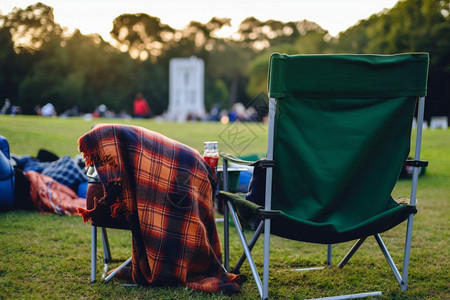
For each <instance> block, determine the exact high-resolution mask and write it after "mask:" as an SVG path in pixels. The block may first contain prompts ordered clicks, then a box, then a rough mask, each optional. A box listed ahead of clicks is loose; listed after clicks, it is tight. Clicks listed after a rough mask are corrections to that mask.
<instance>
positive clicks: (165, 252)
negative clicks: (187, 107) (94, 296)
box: [79, 125, 243, 292]
mask: <svg viewBox="0 0 450 300" xmlns="http://www.w3.org/2000/svg"><path fill="white" fill-rule="evenodd" d="M79 150H80V152H82V153H83V155H84V157H85V159H86V163H87V165H92V164H93V165H95V167H96V169H97V173H98V175H99V179H100V181H101V182H102V183H103V185H104V186H105V191H106V192H105V196H104V197H103V198H102V199H96V207H94V209H93V210H90V211H87V210H81V211H80V213H81V214H82V216H83V219H84V221H85V222H86V221H88V220H89V219H92V220H95V218H101V214H104V213H105V212H107V213H111V215H112V216H113V217H118V218H127V220H129V221H130V223H131V224H132V228H133V229H132V232H133V254H132V265H131V269H130V270H129V272H125V273H128V274H129V275H130V276H131V278H130V279H131V280H132V281H134V282H136V283H138V284H142V285H173V284H182V285H186V286H188V287H191V288H193V289H197V290H201V291H208V292H218V291H226V292H236V291H239V285H238V284H239V283H241V282H242V280H243V278H242V277H241V276H239V275H234V274H230V273H227V272H225V271H224V269H223V267H222V254H221V247H220V241H219V237H218V234H217V229H216V225H215V216H214V205H213V201H212V193H213V190H212V180H213V178H212V177H211V174H212V172H211V169H210V168H209V166H208V165H207V164H206V162H205V161H204V159H203V158H202V156H201V155H200V154H199V153H198V151H196V150H194V149H192V148H190V147H188V146H186V145H183V144H181V143H179V142H177V141H174V140H172V139H169V138H167V137H165V136H163V135H161V134H158V133H156V132H153V131H149V130H146V129H144V128H141V127H134V126H126V125H98V126H96V127H95V128H94V129H92V130H91V131H90V132H88V133H87V134H85V135H83V136H82V137H81V138H80V139H79ZM122 275H124V274H122Z"/></svg>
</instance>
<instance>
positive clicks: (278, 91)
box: [269, 53, 428, 243]
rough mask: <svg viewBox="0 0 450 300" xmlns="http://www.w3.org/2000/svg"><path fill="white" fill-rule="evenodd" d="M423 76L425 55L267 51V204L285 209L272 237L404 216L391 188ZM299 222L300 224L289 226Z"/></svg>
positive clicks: (346, 235)
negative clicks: (272, 109)
mask: <svg viewBox="0 0 450 300" xmlns="http://www.w3.org/2000/svg"><path fill="white" fill-rule="evenodd" d="M427 72H428V54H426V53H411V54H398V55H293V56H288V55H281V54H274V55H272V57H271V60H270V69H269V96H270V97H271V98H276V100H277V101H276V113H275V127H274V128H275V132H274V149H273V151H274V152H273V153H274V158H273V159H274V160H275V162H276V167H275V168H274V170H273V184H272V188H273V189H272V209H274V210H281V211H282V212H283V214H284V218H282V220H280V221H274V222H275V224H276V223H277V222H278V223H279V224H278V225H279V226H276V225H275V226H274V233H275V234H278V235H281V236H285V237H288V238H293V239H297V240H305V241H310V242H319V243H331V242H333V243H334V242H342V241H346V240H351V239H355V238H359V237H362V236H367V235H371V234H375V233H379V232H383V231H385V230H388V229H390V228H392V227H393V226H395V225H397V224H398V223H400V222H402V221H404V220H405V219H406V217H407V216H408V214H410V213H411V211H413V210H414V209H415V208H414V207H409V206H407V205H399V204H397V203H396V202H395V201H394V200H393V199H392V197H391V192H392V190H393V188H394V186H395V184H396V181H397V179H398V176H399V174H400V171H401V168H402V165H403V163H404V160H405V159H406V158H407V156H408V154H409V151H410V138H411V136H410V134H411V127H412V122H413V116H414V111H415V107H416V100H417V97H418V96H425V94H426V86H427V74H428V73H427ZM298 223H300V224H303V227H300V228H301V230H289V229H291V228H293V227H292V226H294V224H298ZM277 227H278V229H277Z"/></svg>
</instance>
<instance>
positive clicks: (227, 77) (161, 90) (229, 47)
mask: <svg viewBox="0 0 450 300" xmlns="http://www.w3.org/2000/svg"><path fill="white" fill-rule="evenodd" d="M449 1H450V0H442V1H441V0H402V1H399V2H398V3H397V5H396V6H395V7H394V8H392V9H390V10H386V11H383V12H380V13H378V14H374V15H372V16H370V17H369V18H368V19H365V20H361V21H359V22H358V23H357V24H355V25H354V26H352V27H350V28H348V29H347V30H346V31H344V32H341V33H340V34H339V36H338V37H332V36H330V34H329V33H328V32H327V31H326V30H325V29H323V28H321V27H320V26H319V25H318V24H316V23H314V22H311V21H308V20H303V21H297V22H286V23H285V22H281V21H277V20H267V21H261V20H258V19H256V18H254V17H249V18H247V19H245V20H244V21H242V23H241V24H240V26H239V29H238V31H237V32H236V33H235V34H234V35H233V36H231V37H227V38H223V37H221V36H220V32H221V30H222V29H224V28H227V27H228V26H231V24H230V19H227V18H212V19H211V20H210V21H208V22H207V23H206V24H203V23H200V22H196V21H192V22H191V23H189V24H188V25H187V26H186V27H185V28H184V29H182V30H175V29H173V28H171V27H170V26H169V25H166V24H162V23H161V21H160V19H159V18H157V17H154V16H150V15H147V14H144V13H140V14H123V15H120V16H118V17H117V18H115V19H114V20H113V21H112V30H111V32H110V34H111V42H110V43H108V42H106V41H104V40H103V39H102V38H101V37H100V36H99V35H82V34H81V33H80V32H79V31H75V32H74V33H69V32H67V29H65V28H63V27H61V25H59V24H57V23H56V22H55V21H54V15H53V9H52V8H51V7H49V6H47V5H45V4H42V3H36V4H34V5H30V6H28V7H27V8H25V9H21V8H15V9H14V10H13V11H12V12H11V13H9V14H8V15H0V68H1V72H0V101H3V100H4V99H6V98H9V99H10V100H11V102H12V103H13V104H15V105H19V106H21V108H22V110H23V112H24V113H27V114H32V113H34V111H35V107H36V106H42V105H44V104H45V103H47V102H51V103H53V104H54V105H55V107H56V110H57V111H58V113H62V112H64V111H65V110H68V109H71V108H73V107H74V106H76V107H77V108H78V110H79V111H80V112H92V111H93V110H94V109H95V108H96V107H98V106H99V105H100V104H105V105H106V106H107V107H108V108H109V109H111V110H113V111H115V112H116V113H119V112H127V113H131V111H132V100H133V98H134V95H135V94H136V93H137V92H143V93H144V95H145V97H146V98H147V100H148V101H149V103H150V105H151V107H152V109H153V111H154V112H155V113H156V114H161V113H163V112H164V110H165V109H166V108H167V106H168V98H169V95H168V90H169V89H168V80H169V79H168V78H169V74H168V69H169V68H168V66H169V61H170V59H171V58H174V57H189V56H193V55H195V56H197V57H199V58H202V59H203V60H204V61H205V66H206V70H205V102H206V107H207V109H209V108H211V107H212V106H213V105H220V106H221V107H222V108H229V107H230V106H231V105H232V104H234V103H235V102H242V103H244V104H245V105H248V104H250V103H252V100H253V99H255V98H256V97H259V96H260V95H261V93H265V92H266V89H267V87H266V86H267V84H266V82H267V71H268V70H267V68H268V60H269V57H270V53H273V52H282V53H288V54H295V53H301V54H313V53H316V54H319V53H379V54H390V53H400V52H412V51H424V52H429V53H430V57H431V65H430V74H429V97H428V104H427V111H426V117H427V118H429V117H431V116H432V115H448V116H450V104H449V102H450V4H449Z"/></svg>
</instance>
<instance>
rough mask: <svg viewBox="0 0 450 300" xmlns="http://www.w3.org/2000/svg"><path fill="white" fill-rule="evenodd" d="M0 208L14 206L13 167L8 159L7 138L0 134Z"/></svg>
mask: <svg viewBox="0 0 450 300" xmlns="http://www.w3.org/2000/svg"><path fill="white" fill-rule="evenodd" d="M0 191H1V192H0V210H9V209H13V208H14V168H13V166H12V165H11V162H10V160H9V144H8V140H7V139H6V138H5V137H4V136H1V135H0Z"/></svg>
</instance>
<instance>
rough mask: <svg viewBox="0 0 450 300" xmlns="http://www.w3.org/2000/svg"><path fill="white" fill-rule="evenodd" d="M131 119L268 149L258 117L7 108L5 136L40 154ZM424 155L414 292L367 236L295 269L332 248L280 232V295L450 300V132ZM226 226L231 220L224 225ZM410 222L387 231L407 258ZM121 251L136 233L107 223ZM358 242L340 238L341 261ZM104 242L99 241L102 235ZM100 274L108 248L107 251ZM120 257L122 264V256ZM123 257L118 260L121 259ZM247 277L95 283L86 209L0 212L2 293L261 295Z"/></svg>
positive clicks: (434, 133) (396, 254) (234, 252)
mask: <svg viewBox="0 0 450 300" xmlns="http://www.w3.org/2000/svg"><path fill="white" fill-rule="evenodd" d="M99 122H105V123H123V124H133V125H139V126H143V127H145V128H148V129H151V130H155V131H158V132H160V133H162V134H165V135H167V136H169V137H171V138H174V139H176V140H178V141H181V142H183V143H185V144H187V145H189V146H191V147H193V148H196V149H198V150H199V151H202V148H203V142H204V141H207V140H216V141H218V142H219V148H220V151H224V152H231V153H234V154H238V155H244V154H250V153H257V154H261V153H264V152H265V145H266V140H267V139H266V135H267V127H266V126H263V125H260V124H242V123H235V124H231V125H222V124H218V123H197V122H194V123H171V122H156V121H155V120H120V119H101V120H100V119H97V120H92V121H85V120H83V119H81V118H69V119H61V118H42V117H31V116H16V117H10V116H0V134H1V135H3V136H6V137H7V138H8V140H9V142H10V147H11V152H12V153H15V154H20V155H23V154H29V155H36V154H37V151H38V150H39V149H41V148H44V149H47V150H49V151H52V152H54V153H56V154H57V155H59V156H62V155H65V154H68V155H70V156H72V157H73V156H75V155H77V154H78V150H77V140H78V138H79V137H80V136H81V135H82V134H84V133H85V132H87V131H89V129H90V128H91V126H92V125H93V124H95V123H99ZM422 150H423V151H422V158H423V159H425V160H428V161H429V162H430V165H429V167H428V169H427V173H426V175H424V176H423V177H421V179H420V181H419V191H418V210H419V213H418V214H417V216H416V218H415V221H414V235H413V242H412V258H411V263H410V276H409V282H408V290H407V291H406V292H401V291H400V289H399V287H398V285H397V283H396V280H395V279H394V276H393V275H392V272H391V270H390V268H389V267H388V265H387V263H386V261H385V260H384V257H383V255H382V253H381V252H380V251H379V249H378V246H377V245H376V242H375V240H374V239H373V238H371V239H368V241H366V243H364V245H363V246H362V248H361V249H360V250H359V251H358V252H357V254H356V255H355V256H354V257H353V258H352V260H351V261H350V262H349V264H348V265H347V266H346V267H345V268H343V269H338V268H337V267H331V268H326V269H325V270H320V271H310V272H292V271H291V269H294V268H300V267H308V266H316V265H324V262H325V260H326V246H323V245H315V244H307V243H298V242H297V243H296V242H291V241H288V240H285V239H282V238H277V237H273V238H272V239H271V243H272V253H271V263H272V269H271V274H270V291H269V293H270V294H269V295H270V297H271V298H272V299H304V298H313V297H327V296H332V295H341V294H348V293H355V292H367V291H383V299H450V283H449V282H450V276H449V274H450V268H449V252H450V250H449V231H448V229H449V219H450V218H449V214H450V209H449V200H450V131H449V130H447V131H443V130H425V131H424V138H423V146H422ZM410 183H411V182H410V180H407V179H402V180H400V181H399V183H398V185H397V187H396V189H395V190H394V193H393V194H394V196H395V197H400V196H405V195H408V193H409V188H410ZM218 229H219V234H220V235H221V236H222V235H223V226H222V224H218ZM404 232H405V226H404V225H400V226H398V227H397V228H395V229H394V230H391V231H389V232H388V233H385V234H383V235H382V237H383V239H384V241H385V243H386V245H387V247H388V249H390V251H391V255H392V257H393V259H394V261H396V262H398V263H399V264H400V262H401V260H402V252H401V248H402V247H403V243H404ZM109 239H110V242H111V247H112V252H113V258H114V259H117V260H120V259H123V260H125V259H127V258H128V257H129V256H130V255H131V234H130V233H129V232H127V231H121V230H109ZM351 244H352V243H343V244H339V245H335V246H334V259H333V264H334V265H336V264H337V263H338V262H339V259H340V258H341V257H342V256H343V255H345V253H346V252H347V251H348V249H349V247H350V245H351ZM99 249H101V243H100V242H99ZM239 249H240V247H239V242H238V238H237V235H236V234H235V232H234V231H233V230H232V236H231V261H232V262H235V261H236V260H237V258H238V256H239V254H240V253H238V250H239ZM253 252H254V255H255V258H256V263H257V266H258V267H259V268H260V267H261V266H262V243H261V241H260V242H259V243H258V244H257V245H256V246H255V249H254V251H253ZM98 256H99V265H98V268H99V275H100V272H101V267H102V266H101V250H99V254H98ZM118 263H119V262H118ZM118 263H117V264H118ZM241 271H242V273H243V274H245V275H247V276H248V277H249V280H248V281H247V282H246V283H244V284H243V286H242V292H241V293H240V294H237V295H232V296H226V295H222V294H206V293H200V292H197V291H193V290H190V289H186V288H184V287H170V288H169V287H164V288H143V287H132V286H131V287H130V286H124V285H123V284H122V283H123V282H120V281H118V280H113V281H112V282H111V283H109V284H104V283H101V282H97V283H89V279H90V225H89V224H84V223H83V222H82V220H81V217H70V216H64V217H61V216H57V215H52V214H40V213H38V212H34V211H31V212H30V211H28V212H25V211H12V212H6V213H0V299H3V298H4V299H16V298H18V299H36V298H47V299H61V298H69V299H73V298H80V299H123V298H126V299H205V298H207V299H258V293H257V290H256V287H255V285H254V282H253V279H252V278H251V273H250V270H249V268H248V266H247V265H246V264H244V267H243V268H242V270H241Z"/></svg>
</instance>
